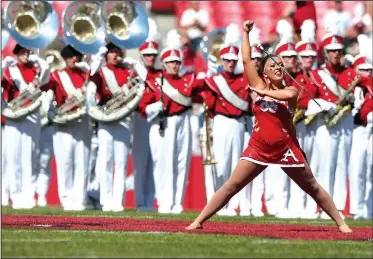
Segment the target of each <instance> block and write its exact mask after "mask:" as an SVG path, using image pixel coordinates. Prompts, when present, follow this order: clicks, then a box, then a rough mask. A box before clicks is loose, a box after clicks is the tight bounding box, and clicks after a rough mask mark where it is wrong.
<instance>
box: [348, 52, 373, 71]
mask: <svg viewBox="0 0 373 259" xmlns="http://www.w3.org/2000/svg"><path fill="white" fill-rule="evenodd" d="M353 66H354V68H355V69H373V66H372V61H371V60H369V59H368V58H367V57H365V56H363V55H357V56H356V57H355V59H354V63H353Z"/></svg>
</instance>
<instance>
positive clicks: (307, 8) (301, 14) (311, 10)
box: [293, 1, 317, 33]
mask: <svg viewBox="0 0 373 259" xmlns="http://www.w3.org/2000/svg"><path fill="white" fill-rule="evenodd" d="M304 2H305V3H304V4H298V7H297V10H296V11H295V13H294V16H293V26H294V32H296V33H300V32H301V29H300V28H301V26H302V24H303V22H304V21H305V20H308V19H311V20H314V21H315V24H316V26H317V23H316V8H315V4H314V3H313V1H304ZM316 29H317V27H316Z"/></svg>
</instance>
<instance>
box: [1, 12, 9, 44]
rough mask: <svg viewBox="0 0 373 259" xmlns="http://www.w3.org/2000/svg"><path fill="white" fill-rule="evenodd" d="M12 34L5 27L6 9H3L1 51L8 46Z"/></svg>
mask: <svg viewBox="0 0 373 259" xmlns="http://www.w3.org/2000/svg"><path fill="white" fill-rule="evenodd" d="M9 37H10V34H9V32H8V30H7V29H6V28H5V26H4V9H1V50H4V48H5V47H6V45H7V44H8V41H9Z"/></svg>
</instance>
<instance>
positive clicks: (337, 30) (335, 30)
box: [325, 16, 343, 36]
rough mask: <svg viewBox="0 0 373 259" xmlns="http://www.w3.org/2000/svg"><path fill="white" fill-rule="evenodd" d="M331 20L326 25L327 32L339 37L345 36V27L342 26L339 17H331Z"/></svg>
mask: <svg viewBox="0 0 373 259" xmlns="http://www.w3.org/2000/svg"><path fill="white" fill-rule="evenodd" d="M329 18H330V19H329V20H328V21H327V23H326V24H325V32H326V33H331V34H333V35H337V36H343V25H341V24H340V22H339V20H338V17H337V16H335V17H329Z"/></svg>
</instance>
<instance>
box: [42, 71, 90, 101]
mask: <svg viewBox="0 0 373 259" xmlns="http://www.w3.org/2000/svg"><path fill="white" fill-rule="evenodd" d="M63 72H66V73H67V75H68V76H69V78H70V79H71V83H72V84H73V87H75V88H77V89H80V88H82V87H83V85H84V83H85V80H86V78H87V77H88V74H87V73H84V72H83V71H81V70H79V69H74V70H70V69H68V68H64V69H63V70H61V71H55V72H53V73H52V74H51V77H50V79H49V83H48V89H51V90H53V92H54V95H55V100H56V102H57V106H60V105H62V104H64V103H65V100H66V98H68V93H67V92H66V90H65V88H64V85H63V84H68V83H69V82H62V81H61V78H60V75H59V73H63Z"/></svg>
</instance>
